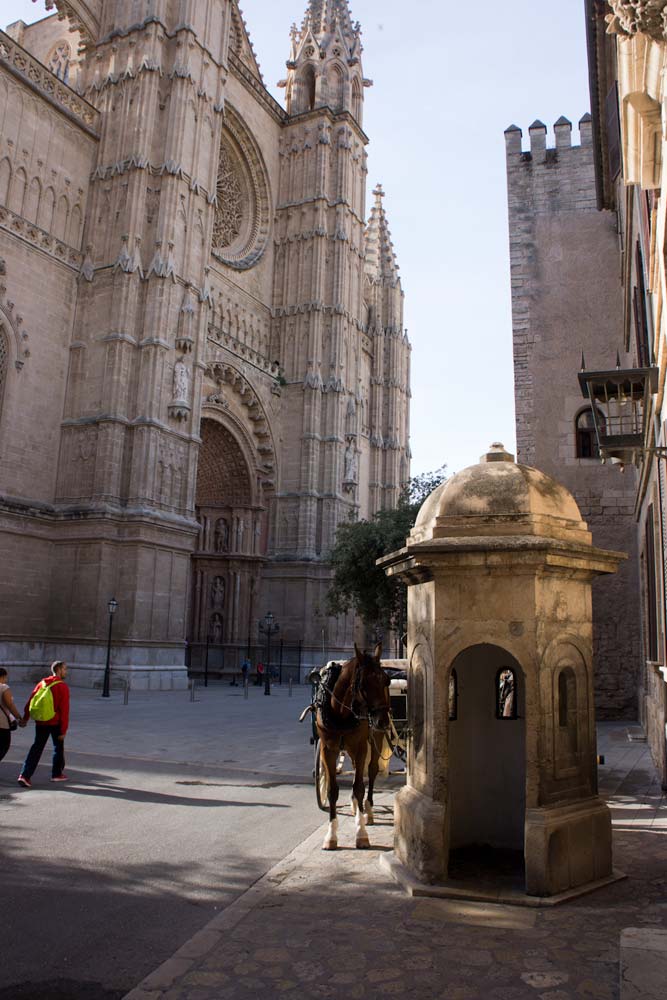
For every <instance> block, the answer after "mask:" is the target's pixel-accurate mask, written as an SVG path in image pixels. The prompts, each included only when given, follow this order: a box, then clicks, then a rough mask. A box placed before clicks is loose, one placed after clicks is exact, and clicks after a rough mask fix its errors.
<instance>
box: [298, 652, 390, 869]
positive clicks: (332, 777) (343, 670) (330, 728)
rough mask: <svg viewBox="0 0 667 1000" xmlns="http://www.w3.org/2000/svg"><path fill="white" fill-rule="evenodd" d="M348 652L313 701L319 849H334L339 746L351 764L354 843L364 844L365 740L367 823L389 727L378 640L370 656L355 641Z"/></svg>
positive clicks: (386, 684) (385, 681)
mask: <svg viewBox="0 0 667 1000" xmlns="http://www.w3.org/2000/svg"><path fill="white" fill-rule="evenodd" d="M354 653H355V655H354V657H353V658H352V659H351V660H348V661H347V663H343V664H342V666H341V667H340V668H339V673H338V677H337V679H336V680H335V682H334V683H333V687H331V688H329V687H327V685H326V683H324V682H321V684H322V688H323V690H322V691H321V697H320V699H319V700H318V708H317V715H316V725H317V732H318V734H319V737H320V761H321V765H322V767H323V768H324V769H325V771H326V774H327V776H328V779H329V780H328V785H329V828H328V830H327V835H326V837H325V838H324V843H323V845H322V848H323V850H325V851H334V850H335V849H336V848H337V847H338V820H337V819H336V803H337V802H338V781H337V780H336V762H337V760H338V755H339V753H340V751H341V749H343V750H345V752H346V753H347V755H348V756H349V757H350V760H351V761H352V764H353V767H354V785H353V789H352V808H353V811H354V814H355V819H356V845H357V847H359V848H364V847H370V842H369V840H368V834H367V832H366V822H365V818H364V795H365V788H364V770H365V768H366V760H367V758H368V749H369V740H370V763H369V767H368V804H367V815H368V817H369V822H371V823H372V821H373V820H372V815H373V812H372V810H373V785H374V782H375V778H376V776H377V773H378V761H379V757H380V751H381V749H382V746H383V742H384V734H385V732H386V731H387V730H388V729H389V726H390V714H389V708H390V702H389V678H388V677H387V675H386V674H385V672H384V670H383V669H382V667H381V665H380V657H381V655H382V644H381V643H379V644H378V645H377V646H376V647H375V652H374V654H373V655H371V654H369V653H366V652H363V653H362V652H361V651H360V650H359V648H358V647H357V645H356V643H355V646H354Z"/></svg>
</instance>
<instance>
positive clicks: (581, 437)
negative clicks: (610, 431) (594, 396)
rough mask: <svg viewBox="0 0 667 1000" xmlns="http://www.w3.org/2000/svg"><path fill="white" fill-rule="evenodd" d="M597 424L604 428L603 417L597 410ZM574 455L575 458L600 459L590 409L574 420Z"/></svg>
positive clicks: (583, 411)
mask: <svg viewBox="0 0 667 1000" xmlns="http://www.w3.org/2000/svg"><path fill="white" fill-rule="evenodd" d="M598 422H599V424H600V426H601V427H604V417H603V416H602V413H601V412H600V411H599V410H598ZM576 453H577V458H599V457H600V449H599V447H598V440H597V435H596V433H595V424H594V422H593V411H592V410H591V409H590V407H588V408H587V409H585V410H582V411H581V413H580V414H579V416H578V417H577V420H576Z"/></svg>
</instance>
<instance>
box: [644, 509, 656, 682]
mask: <svg viewBox="0 0 667 1000" xmlns="http://www.w3.org/2000/svg"><path fill="white" fill-rule="evenodd" d="M644 546H645V547H644V568H645V572H646V608H645V624H646V640H647V641H646V656H647V658H648V659H649V660H652V661H653V662H654V663H655V662H656V661H657V659H658V590H657V581H656V575H655V574H656V565H655V528H654V526H653V504H651V505H650V507H649V509H648V511H647V514H646V531H645V536H644Z"/></svg>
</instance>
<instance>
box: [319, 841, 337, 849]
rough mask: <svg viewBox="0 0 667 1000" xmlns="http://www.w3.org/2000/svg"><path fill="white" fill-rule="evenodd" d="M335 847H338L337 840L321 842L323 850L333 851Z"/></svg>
mask: <svg viewBox="0 0 667 1000" xmlns="http://www.w3.org/2000/svg"><path fill="white" fill-rule="evenodd" d="M337 849H338V841H337V840H325V841H324V843H323V844H322V850H323V851H335V850H337Z"/></svg>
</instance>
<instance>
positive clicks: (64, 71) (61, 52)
mask: <svg viewBox="0 0 667 1000" xmlns="http://www.w3.org/2000/svg"><path fill="white" fill-rule="evenodd" d="M71 61H72V50H71V48H70V46H69V43H68V42H58V44H57V45H56V46H55V48H54V49H53V50H52V52H51V55H50V56H49V58H48V61H47V64H46V65H47V66H48V68H49V69H50V70H51V72H52V73H53V74H54V76H57V77H58V79H59V80H62V81H63V83H67V81H68V79H69V67H70V62H71Z"/></svg>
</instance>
